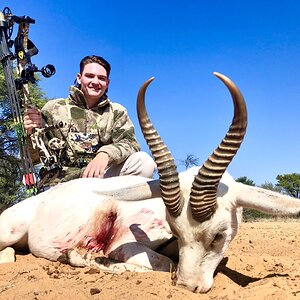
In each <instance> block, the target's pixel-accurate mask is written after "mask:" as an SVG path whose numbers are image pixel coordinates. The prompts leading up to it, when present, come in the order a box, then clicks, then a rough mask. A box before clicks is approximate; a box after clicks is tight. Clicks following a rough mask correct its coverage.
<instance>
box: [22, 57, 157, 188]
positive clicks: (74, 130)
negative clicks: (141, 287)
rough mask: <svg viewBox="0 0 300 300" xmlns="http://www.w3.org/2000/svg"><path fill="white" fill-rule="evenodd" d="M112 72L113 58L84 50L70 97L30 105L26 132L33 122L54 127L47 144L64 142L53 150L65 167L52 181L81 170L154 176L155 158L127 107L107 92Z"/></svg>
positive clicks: (99, 174) (108, 174) (96, 173)
mask: <svg viewBox="0 0 300 300" xmlns="http://www.w3.org/2000/svg"><path fill="white" fill-rule="evenodd" d="M109 75H110V64H109V63H108V62H107V61H106V60H105V59H103V58H102V57H99V56H94V55H92V56H86V57H85V58H83V59H82V60H81V62H80V72H79V73H78V74H77V77H76V79H77V83H78V85H77V86H71V87H70V95H69V97H68V98H67V99H56V100H51V101H49V102H47V104H46V105H45V106H44V107H43V109H42V110H41V112H39V111H38V110H37V109H35V108H28V109H27V110H26V113H25V116H24V127H25V130H26V133H27V134H28V135H30V134H32V132H33V129H34V128H41V127H42V126H43V127H49V126H54V127H55V128H54V129H51V131H49V132H48V133H47V134H46V137H47V139H48V142H47V144H48V146H49V147H50V148H51V147H53V146H52V144H54V143H53V141H55V144H56V145H57V142H58V144H59V145H60V146H59V149H55V151H56V153H57V154H58V156H59V159H60V162H61V164H62V166H63V169H62V170H60V173H59V175H58V177H56V178H55V176H54V177H53V176H52V177H53V178H47V181H49V185H50V186H52V185H55V184H57V183H58V182H63V181H68V180H71V179H74V178H78V177H80V176H82V177H99V178H103V177H112V176H118V175H130V174H131V175H141V176H144V177H149V178H152V176H153V173H154V170H155V163H154V161H153V160H152V158H151V157H150V156H149V155H148V154H147V153H145V152H141V151H139V150H140V146H139V144H138V142H137V140H136V137H135V133H134V127H133V124H132V122H131V120H130V118H129V116H128V114H127V111H126V109H125V108H124V107H123V106H122V105H120V104H118V103H112V102H111V101H110V100H109V99H108V98H107V95H106V93H107V89H108V86H109V82H110V81H109ZM59 124H60V126H59ZM62 124H63V125H62ZM33 160H34V161H36V155H34V153H33ZM56 176H57V174H56ZM48 177H49V176H48Z"/></svg>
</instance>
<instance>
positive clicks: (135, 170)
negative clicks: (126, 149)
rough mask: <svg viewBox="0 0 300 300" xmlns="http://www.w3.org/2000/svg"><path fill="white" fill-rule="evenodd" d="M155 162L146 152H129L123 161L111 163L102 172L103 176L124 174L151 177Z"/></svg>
mask: <svg viewBox="0 0 300 300" xmlns="http://www.w3.org/2000/svg"><path fill="white" fill-rule="evenodd" d="M155 170H156V164H155V162H154V161H153V159H152V157H151V156H150V155H149V154H147V153H146V152H143V151H139V152H136V153H133V154H131V155H130V156H129V157H128V158H127V159H126V160H125V161H124V162H123V163H121V164H119V165H112V166H111V167H109V168H108V169H107V170H106V171H105V174H104V178H108V177H114V176H124V175H138V176H143V177H147V178H152V177H153V174H154V172H155Z"/></svg>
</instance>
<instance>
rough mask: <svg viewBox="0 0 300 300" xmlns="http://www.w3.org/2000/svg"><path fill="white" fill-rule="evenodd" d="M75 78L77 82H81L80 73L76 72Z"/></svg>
mask: <svg viewBox="0 0 300 300" xmlns="http://www.w3.org/2000/svg"><path fill="white" fill-rule="evenodd" d="M76 79H77V82H78V84H81V74H80V73H77V75H76Z"/></svg>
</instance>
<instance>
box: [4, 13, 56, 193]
mask: <svg viewBox="0 0 300 300" xmlns="http://www.w3.org/2000/svg"><path fill="white" fill-rule="evenodd" d="M34 23H35V20H34V19H32V18H30V17H28V16H22V17H18V16H14V15H12V13H11V10H10V9H9V8H8V7H5V8H4V10H3V12H0V60H1V63H2V65H3V70H4V77H5V81H6V85H7V90H8V98H9V101H10V107H11V111H12V116H13V127H14V130H15V132H16V136H17V140H18V144H19V148H20V157H21V163H22V171H23V183H24V185H25V186H26V190H27V192H28V193H30V194H37V193H38V191H39V189H38V184H37V174H36V171H35V168H34V165H33V163H32V160H31V156H30V151H29V143H28V140H27V136H26V132H25V129H24V124H23V119H22V109H23V108H25V109H26V108H27V107H33V104H32V103H31V101H30V97H29V86H28V83H29V82H30V83H32V84H34V83H36V79H35V77H34V73H36V72H41V74H42V75H43V76H44V77H46V78H49V77H51V76H52V75H54V74H55V68H54V66H53V65H46V66H45V67H43V68H42V69H41V70H39V69H38V68H37V67H36V66H35V65H34V64H32V62H31V57H32V56H34V55H36V54H37V53H38V49H37V48H36V47H35V45H34V44H33V43H32V42H31V41H30V40H29V39H28V33H29V26H30V24H34ZM14 24H18V33H17V36H16V38H15V39H14V40H11V36H12V33H13V26H14ZM13 46H14V50H15V51H14V52H13V51H12V50H11V48H12V47H13ZM15 60H16V62H17V64H16V68H17V76H18V77H17V78H16V79H15V78H14V69H13V62H14V61H15ZM18 90H19V91H22V94H23V97H22V98H23V103H22V101H20V99H19V94H18ZM44 132H45V129H38V130H36V131H35V132H34V134H33V135H32V136H31V139H32V144H33V146H34V147H38V148H39V150H40V153H42V154H43V155H42V156H41V157H44V158H45V157H46V159H49V158H52V155H51V153H49V151H48V149H47V148H46V147H45V144H44V142H43V138H42V137H43V134H44ZM52 159H53V158H52Z"/></svg>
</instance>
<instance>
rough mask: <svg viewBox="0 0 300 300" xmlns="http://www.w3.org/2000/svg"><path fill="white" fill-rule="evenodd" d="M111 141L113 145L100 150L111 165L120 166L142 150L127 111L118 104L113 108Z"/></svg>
mask: <svg viewBox="0 0 300 300" xmlns="http://www.w3.org/2000/svg"><path fill="white" fill-rule="evenodd" d="M111 141H112V143H111V144H109V145H104V146H102V147H101V148H100V149H99V150H98V152H105V153H107V154H108V156H109V164H111V163H116V164H120V163H122V162H123V161H124V160H126V159H127V158H128V157H129V156H130V155H131V154H133V153H135V152H137V151H139V150H140V145H139V143H138V142H137V140H136V137H135V132H134V126H133V124H132V121H131V120H130V118H129V116H128V113H127V110H126V109H125V108H124V107H123V106H121V105H119V104H116V103H115V104H114V106H113V125H112V131H111Z"/></svg>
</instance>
